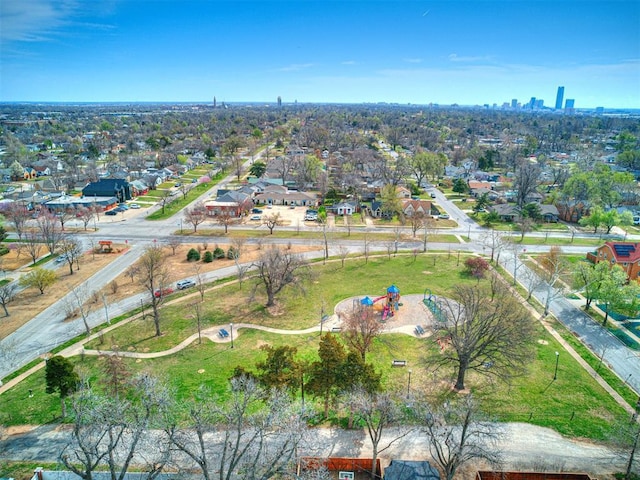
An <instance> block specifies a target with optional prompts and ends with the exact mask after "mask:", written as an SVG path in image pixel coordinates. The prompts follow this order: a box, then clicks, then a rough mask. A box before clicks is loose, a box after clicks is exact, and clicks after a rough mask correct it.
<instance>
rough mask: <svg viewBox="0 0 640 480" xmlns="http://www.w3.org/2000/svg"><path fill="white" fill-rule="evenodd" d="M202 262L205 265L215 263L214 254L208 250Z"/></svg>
mask: <svg viewBox="0 0 640 480" xmlns="http://www.w3.org/2000/svg"><path fill="white" fill-rule="evenodd" d="M202 261H203V262H205V263H211V262H213V252H211V251H210V250H207V251H206V252H204V257H202Z"/></svg>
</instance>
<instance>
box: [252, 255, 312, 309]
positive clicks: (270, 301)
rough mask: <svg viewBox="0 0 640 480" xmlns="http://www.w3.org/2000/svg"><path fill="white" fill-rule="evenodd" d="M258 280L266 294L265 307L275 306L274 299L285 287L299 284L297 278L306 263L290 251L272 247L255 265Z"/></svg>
mask: <svg viewBox="0 0 640 480" xmlns="http://www.w3.org/2000/svg"><path fill="white" fill-rule="evenodd" d="M256 267H257V271H258V278H259V279H260V281H261V283H262V285H263V286H264V288H265V292H266V294H267V303H266V305H265V306H266V307H272V306H274V305H275V298H276V295H277V294H278V293H280V291H281V290H282V289H283V288H285V287H286V286H287V285H295V284H296V283H300V282H299V278H298V277H299V276H300V275H301V274H302V273H303V272H304V271H306V269H307V263H306V262H305V261H304V260H303V259H302V258H301V257H299V256H297V255H294V254H292V253H291V252H290V251H285V250H280V249H278V248H276V247H272V248H270V249H268V250H266V251H265V252H264V253H263V254H262V255H260V258H259V259H258V261H257V263H256Z"/></svg>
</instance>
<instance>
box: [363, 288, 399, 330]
mask: <svg viewBox="0 0 640 480" xmlns="http://www.w3.org/2000/svg"><path fill="white" fill-rule="evenodd" d="M381 300H384V302H381V303H378V302H380V301H381ZM360 304H361V305H365V306H367V307H372V308H373V309H374V310H376V311H379V312H381V313H382V321H383V322H384V321H385V320H387V318H390V317H393V316H394V315H395V314H396V312H397V311H398V309H399V308H400V305H402V304H401V303H400V289H399V288H398V287H396V286H395V285H391V286H390V287H389V288H387V293H386V294H384V295H381V296H379V297H377V298H374V299H373V300H372V299H371V298H369V297H364V298H363V299H362V300H360Z"/></svg>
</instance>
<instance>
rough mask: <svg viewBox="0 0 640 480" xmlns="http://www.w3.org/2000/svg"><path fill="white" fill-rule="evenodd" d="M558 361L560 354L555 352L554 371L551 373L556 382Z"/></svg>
mask: <svg viewBox="0 0 640 480" xmlns="http://www.w3.org/2000/svg"><path fill="white" fill-rule="evenodd" d="M558 360H560V354H559V353H558V352H556V369H555V370H554V372H553V379H554V380H556V379H557V378H558Z"/></svg>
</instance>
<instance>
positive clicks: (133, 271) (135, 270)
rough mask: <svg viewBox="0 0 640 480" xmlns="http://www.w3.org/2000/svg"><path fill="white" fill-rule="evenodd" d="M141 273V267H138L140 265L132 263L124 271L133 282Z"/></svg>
mask: <svg viewBox="0 0 640 480" xmlns="http://www.w3.org/2000/svg"><path fill="white" fill-rule="evenodd" d="M139 273H140V268H139V267H138V265H131V266H130V267H129V268H127V269H126V270H125V272H124V274H125V275H126V276H127V277H129V278H130V279H131V283H133V282H134V280H135V279H136V276H137V275H138V274H139Z"/></svg>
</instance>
